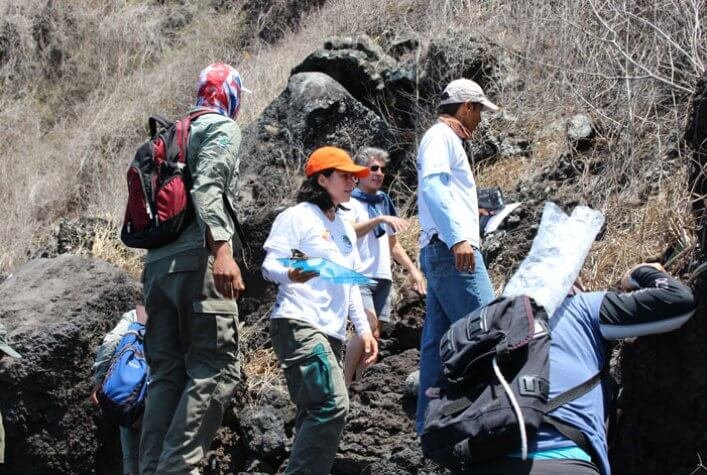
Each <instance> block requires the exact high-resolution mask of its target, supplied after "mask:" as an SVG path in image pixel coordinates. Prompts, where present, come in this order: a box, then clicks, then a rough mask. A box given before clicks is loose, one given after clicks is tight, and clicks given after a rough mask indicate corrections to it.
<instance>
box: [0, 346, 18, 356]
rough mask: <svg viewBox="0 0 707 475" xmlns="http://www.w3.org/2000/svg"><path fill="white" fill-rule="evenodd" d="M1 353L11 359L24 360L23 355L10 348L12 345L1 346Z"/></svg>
mask: <svg viewBox="0 0 707 475" xmlns="http://www.w3.org/2000/svg"><path fill="white" fill-rule="evenodd" d="M0 351H2V352H3V353H5V354H6V355H7V356H9V357H10V358H22V355H21V354H19V353H18V352H16V351H15V350H13V349H12V348H10V345H0Z"/></svg>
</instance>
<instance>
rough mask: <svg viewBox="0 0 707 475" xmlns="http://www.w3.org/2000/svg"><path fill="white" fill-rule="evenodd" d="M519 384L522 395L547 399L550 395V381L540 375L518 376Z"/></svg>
mask: <svg viewBox="0 0 707 475" xmlns="http://www.w3.org/2000/svg"><path fill="white" fill-rule="evenodd" d="M518 386H519V388H518V389H519V393H520V395H521V396H533V397H537V398H540V399H542V400H544V401H546V400H547V398H548V396H549V395H550V383H549V382H548V381H547V380H546V379H545V378H541V377H540V376H530V375H525V376H521V377H520V378H518Z"/></svg>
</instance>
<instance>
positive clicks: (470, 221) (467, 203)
mask: <svg viewBox="0 0 707 475" xmlns="http://www.w3.org/2000/svg"><path fill="white" fill-rule="evenodd" d="M439 173H446V174H448V175H449V176H450V184H449V188H450V190H451V193H452V203H450V208H451V209H453V210H454V212H455V213H459V215H458V216H459V217H460V218H461V219H459V222H461V223H462V226H463V230H462V236H464V237H465V238H466V240H467V241H469V243H470V244H471V245H472V246H474V247H476V248H478V247H480V241H481V240H480V238H479V204H478V198H477V196H476V191H477V190H476V182H475V181H474V175H473V174H472V173H471V166H470V165H469V159H468V158H467V156H466V152H465V151H464V146H463V145H462V141H461V139H460V138H459V137H458V136H457V134H455V133H454V131H453V130H452V129H451V128H450V127H449V126H448V125H446V124H443V123H438V124H435V125H433V126H432V127H430V128H429V130H427V132H426V133H425V135H424V136H423V137H422V141H421V142H420V147H419V149H418V151H417V185H418V186H417V207H418V211H419V213H420V228H421V229H420V248H422V247H424V246H426V245H427V244H429V242H430V239H431V238H432V236H433V235H435V234H439V238H440V239H441V240H442V241H444V243H445V244H447V246H450V247H451V246H453V245H454V244H456V243H454V242H448V241H450V240H452V239H450V237H449V236H444V235H442V233H441V230H440V227H439V226H438V225H437V224H436V223H435V221H434V218H433V217H432V215H431V214H430V211H429V207H428V204H427V203H426V202H425V198H424V196H423V194H422V183H423V179H424V178H425V177H428V176H430V175H436V174H439Z"/></svg>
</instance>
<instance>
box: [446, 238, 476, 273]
mask: <svg viewBox="0 0 707 475" xmlns="http://www.w3.org/2000/svg"><path fill="white" fill-rule="evenodd" d="M452 252H453V253H454V266H455V267H456V268H457V270H458V271H459V272H474V269H476V260H475V258H474V248H473V247H471V244H469V242H468V241H460V242H458V243H456V244H455V245H454V246H452Z"/></svg>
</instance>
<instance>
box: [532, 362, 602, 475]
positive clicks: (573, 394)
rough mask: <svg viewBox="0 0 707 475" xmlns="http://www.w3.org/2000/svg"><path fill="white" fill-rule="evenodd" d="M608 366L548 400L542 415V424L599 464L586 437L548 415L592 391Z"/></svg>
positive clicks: (573, 427) (595, 453)
mask: <svg viewBox="0 0 707 475" xmlns="http://www.w3.org/2000/svg"><path fill="white" fill-rule="evenodd" d="M608 367H609V365H604V368H603V369H602V370H601V371H599V372H598V373H597V374H595V375H594V376H592V377H591V378H589V379H587V380H586V381H584V382H583V383H580V384H579V385H577V386H575V387H573V388H570V389H568V390H567V391H565V392H563V393H562V394H560V395H559V396H556V397H554V398H552V399H550V400H549V401H548V402H547V404H546V405H545V413H544V414H543V422H545V423H547V424H550V425H551V426H552V427H554V428H555V429H556V430H557V432H559V433H560V434H562V435H564V436H565V437H567V438H568V439H570V440H571V441H573V442H574V443H575V444H577V446H579V448H580V449H582V450H584V451H585V452H586V453H587V454H589V456H590V457H591V458H592V460H593V461H594V462H596V463H599V462H600V459H599V454H598V453H597V451H596V450H595V449H594V446H593V445H592V444H591V442H589V439H588V438H587V436H586V435H585V434H584V432H582V431H581V430H579V429H578V428H576V427H575V426H573V425H571V424H568V423H566V422H564V421H561V420H560V419H558V418H557V417H554V416H550V415H549V413H551V412H552V411H554V410H555V409H557V408H558V407H560V406H563V405H565V404H567V403H568V402H570V401H573V400H575V399H577V398H578V397H581V396H584V395H585V394H587V393H588V392H589V391H591V390H592V389H594V387H595V386H596V385H597V384H599V383H600V382H601V380H602V379H603V378H604V377H605V376H606V375H607V374H608Z"/></svg>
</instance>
